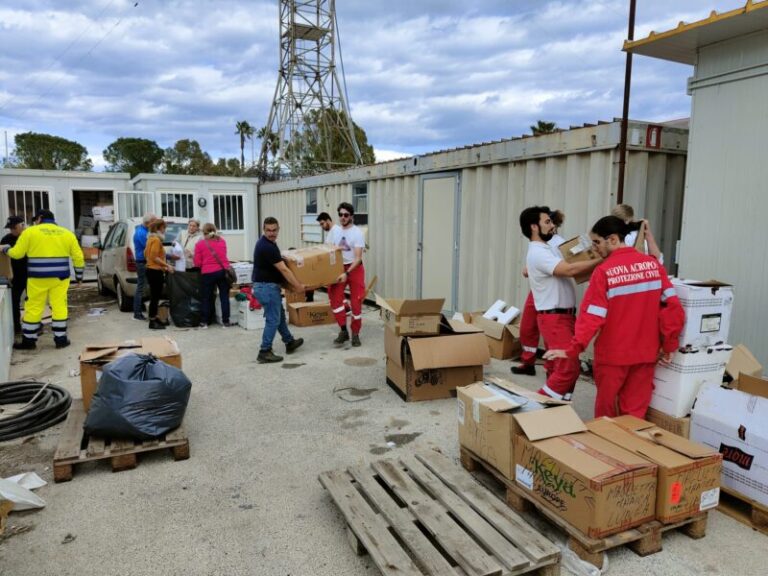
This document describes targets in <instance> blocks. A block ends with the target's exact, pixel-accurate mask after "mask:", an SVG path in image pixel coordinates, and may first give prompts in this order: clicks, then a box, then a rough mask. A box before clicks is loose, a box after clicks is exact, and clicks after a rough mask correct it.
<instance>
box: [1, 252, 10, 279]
mask: <svg viewBox="0 0 768 576" xmlns="http://www.w3.org/2000/svg"><path fill="white" fill-rule="evenodd" d="M0 278H5V279H6V280H13V266H11V258H10V257H9V256H8V254H0Z"/></svg>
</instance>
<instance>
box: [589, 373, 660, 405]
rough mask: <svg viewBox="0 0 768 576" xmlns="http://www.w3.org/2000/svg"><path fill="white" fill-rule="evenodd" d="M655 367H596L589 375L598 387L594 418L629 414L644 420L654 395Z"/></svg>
mask: <svg viewBox="0 0 768 576" xmlns="http://www.w3.org/2000/svg"><path fill="white" fill-rule="evenodd" d="M655 370H656V363H655V362H650V363H644V364H632V365H629V366H611V365H606V364H599V363H595V364H594V366H593V367H592V371H593V373H594V376H595V386H597V397H596V398H595V418H600V417H602V416H608V417H611V418H612V417H614V416H621V415H623V414H630V415H632V416H636V417H637V418H645V413H646V412H647V411H648V405H649V404H650V402H651V395H652V394H653V373H654V371H655Z"/></svg>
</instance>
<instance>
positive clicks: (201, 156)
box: [161, 138, 213, 176]
mask: <svg viewBox="0 0 768 576" xmlns="http://www.w3.org/2000/svg"><path fill="white" fill-rule="evenodd" d="M212 167H213V161H212V160H211V157H210V155H209V154H208V153H207V152H204V151H203V149H202V148H200V144H199V143H198V142H197V140H189V139H188V138H185V139H184V140H178V141H177V142H176V144H174V145H173V146H172V147H171V148H166V149H165V152H164V153H163V159H162V162H161V171H162V172H163V173H164V174H192V175H196V176H205V175H207V174H210V173H211V169H212Z"/></svg>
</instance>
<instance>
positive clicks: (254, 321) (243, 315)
mask: <svg viewBox="0 0 768 576" xmlns="http://www.w3.org/2000/svg"><path fill="white" fill-rule="evenodd" d="M237 311H238V316H237V317H238V320H237V323H238V324H240V326H241V327H243V328H245V329H246V330H263V329H264V324H265V321H264V309H263V308H259V309H257V310H251V309H250V308H249V307H248V302H238V303H237Z"/></svg>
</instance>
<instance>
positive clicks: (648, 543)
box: [461, 448, 707, 568]
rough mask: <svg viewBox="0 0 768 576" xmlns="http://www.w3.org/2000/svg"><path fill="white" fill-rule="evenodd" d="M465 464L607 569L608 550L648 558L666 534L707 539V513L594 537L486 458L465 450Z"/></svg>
mask: <svg viewBox="0 0 768 576" xmlns="http://www.w3.org/2000/svg"><path fill="white" fill-rule="evenodd" d="M461 464H462V466H464V468H466V469H467V470H468V471H470V472H473V471H475V470H478V469H481V470H484V471H485V472H487V473H488V474H490V475H491V476H493V477H494V478H495V479H496V480H497V481H498V482H499V483H501V485H502V486H503V488H504V489H505V490H506V500H507V504H509V506H510V507H511V508H513V509H514V510H516V511H517V512H531V511H533V510H536V511H537V512H538V513H539V514H540V515H541V516H544V517H545V518H546V519H547V520H548V521H549V522H550V523H551V524H554V525H555V526H557V527H558V528H559V529H560V530H562V531H563V532H565V533H566V534H567V536H568V547H569V548H570V549H571V550H573V551H574V552H575V553H576V555H577V556H578V557H579V558H581V559H582V560H585V561H586V562H589V563H590V564H593V565H594V566H597V567H598V568H602V567H603V560H604V558H605V554H606V552H607V551H609V550H612V549H613V548H618V547H619V546H625V545H626V546H628V547H629V548H630V549H631V550H632V551H633V552H635V553H636V554H637V555H638V556H648V555H650V554H655V553H656V552H661V550H662V542H661V536H662V534H663V533H664V532H668V531H670V530H674V529H676V528H679V529H680V530H681V531H682V532H683V533H684V534H686V535H687V536H688V537H690V538H693V539H699V538H703V537H704V536H706V532H707V512H704V513H702V514H698V515H696V516H694V517H692V518H686V519H685V520H681V521H679V522H674V523H671V524H662V523H661V522H659V521H658V520H653V521H651V522H646V523H645V524H641V525H640V526H637V527H635V528H631V529H629V530H624V531H622V532H619V533H617V534H612V535H610V536H606V537H604V538H591V537H590V536H587V535H586V534H584V533H583V532H582V531H580V530H579V529H578V528H576V527H575V526H573V525H572V524H570V523H569V522H567V521H566V520H564V519H563V518H561V517H560V516H558V515H557V514H556V513H555V512H553V511H551V510H550V509H549V508H547V507H546V506H544V505H543V504H541V503H540V502H539V501H537V500H535V499H534V498H533V497H532V496H531V495H530V494H528V493H527V492H525V491H524V490H523V489H521V488H519V487H518V486H517V485H516V484H515V483H514V482H513V481H512V480H510V479H508V478H506V477H505V476H504V475H503V474H502V473H501V472H499V471H498V470H496V469H495V468H493V467H492V466H491V465H490V464H488V463H487V462H485V461H484V460H483V459H482V458H480V457H479V456H477V455H476V454H474V453H473V452H471V451H470V450H467V449H466V448H461Z"/></svg>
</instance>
